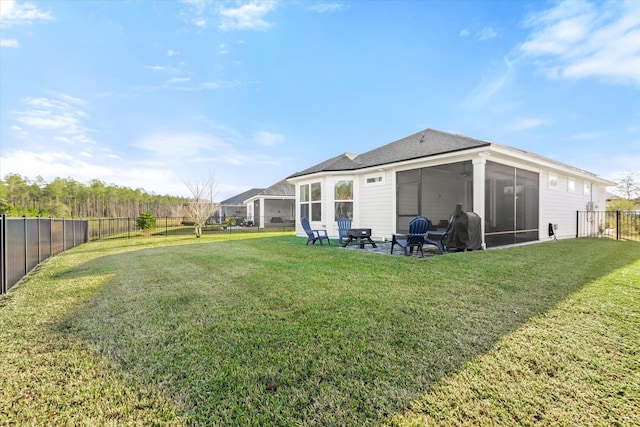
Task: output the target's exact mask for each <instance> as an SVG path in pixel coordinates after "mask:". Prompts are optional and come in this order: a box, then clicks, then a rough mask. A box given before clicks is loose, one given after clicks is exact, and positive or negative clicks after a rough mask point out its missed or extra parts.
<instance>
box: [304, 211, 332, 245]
mask: <svg viewBox="0 0 640 427" xmlns="http://www.w3.org/2000/svg"><path fill="white" fill-rule="evenodd" d="M300 222H301V223H302V228H303V229H304V232H305V233H307V245H308V244H309V242H311V244H312V245H315V244H316V241H319V242H320V246H322V241H323V240H326V241H327V243H328V244H331V241H330V240H329V236H328V235H327V230H312V229H311V225H310V224H309V220H308V219H307V218H304V217H303V218H301V219H300Z"/></svg>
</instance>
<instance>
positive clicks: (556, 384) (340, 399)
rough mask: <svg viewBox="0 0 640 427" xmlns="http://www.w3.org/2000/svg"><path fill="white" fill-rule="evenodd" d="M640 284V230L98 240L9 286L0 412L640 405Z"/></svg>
mask: <svg viewBox="0 0 640 427" xmlns="http://www.w3.org/2000/svg"><path fill="white" fill-rule="evenodd" d="M239 237H242V238H244V239H245V240H234V239H238V238H239ZM264 237H268V238H264ZM639 297H640V245H639V244H638V243H636V242H615V241H610V240H608V239H581V240H569V241H558V242H550V243H545V244H540V245H531V246H526V247H519V248H511V249H504V250H499V251H484V252H470V253H462V254H451V255H447V256H440V257H434V258H430V259H427V260H417V259H414V258H404V257H387V256H384V255H379V254H370V253H366V252H361V251H357V250H345V249H341V248H337V247H335V246H332V247H327V246H324V247H318V246H309V247H307V246H305V245H304V239H299V238H296V237H293V236H281V235H280V236H275V237H273V236H272V237H269V235H267V234H262V233H260V234H257V235H256V234H249V235H243V236H239V235H229V236H214V237H210V236H205V237H203V238H201V239H199V240H196V239H194V238H192V237H190V236H183V237H176V238H171V237H169V238H162V239H158V238H155V239H131V240H127V241H106V242H91V243H89V244H86V245H83V246H80V247H78V248H75V249H73V250H71V251H69V252H67V253H65V254H62V255H60V256H57V257H55V258H53V259H51V260H49V261H48V262H46V263H45V264H44V265H42V266H41V267H39V268H38V269H37V270H36V271H34V272H33V273H32V274H30V275H29V276H28V277H27V278H26V280H24V281H23V282H22V283H21V284H20V285H19V286H18V287H17V288H15V289H14V290H13V291H12V292H11V293H10V294H9V295H8V296H6V297H3V299H2V300H0V359H1V360H2V361H3V363H2V368H0V384H2V387H1V388H0V423H2V424H10V423H17V424H33V425H47V424H50V425H60V424H87V425H380V424H392V425H425V424H427V425H428V424H433V425H441V424H449V425H451V424H453V425H465V424H468V425H484V424H487V425H491V424H493V425H513V424H519V425H535V424H560V425H562V424H564V425H574V424H576V423H577V424H581V425H603V424H612V425H616V424H619V425H628V424H633V423H634V422H635V423H639V422H640V420H639V419H638V415H637V414H638V412H640V396H639V394H638V393H639V392H638V389H639V385H640V368H639V366H640V359H639V358H640V348H639V347H640V346H639V344H638V343H640V332H639V331H640V302H639V301H640V298H639Z"/></svg>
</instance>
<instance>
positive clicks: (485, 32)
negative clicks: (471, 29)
mask: <svg viewBox="0 0 640 427" xmlns="http://www.w3.org/2000/svg"><path fill="white" fill-rule="evenodd" d="M497 35H498V33H497V32H496V31H495V30H494V29H493V28H491V27H485V28H483V29H482V30H480V31H478V32H477V33H476V39H478V40H488V39H492V38H494V37H495V36H497Z"/></svg>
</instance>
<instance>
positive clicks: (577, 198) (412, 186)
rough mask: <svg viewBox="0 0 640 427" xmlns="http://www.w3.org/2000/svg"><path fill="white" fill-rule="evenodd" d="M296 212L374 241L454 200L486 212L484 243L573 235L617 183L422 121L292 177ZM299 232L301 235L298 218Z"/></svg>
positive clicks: (435, 214)
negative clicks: (347, 223)
mask: <svg viewBox="0 0 640 427" xmlns="http://www.w3.org/2000/svg"><path fill="white" fill-rule="evenodd" d="M287 179H288V181H289V182H291V183H292V184H294V185H295V187H296V198H295V204H296V206H297V209H298V211H297V212H298V217H307V218H309V220H310V221H311V226H312V227H313V228H324V229H326V230H327V231H328V233H329V235H330V236H334V237H335V236H338V229H337V224H336V219H337V218H338V217H340V216H343V215H344V216H349V217H351V218H352V219H353V227H360V228H371V229H372V235H373V237H374V238H376V239H382V238H386V239H390V238H391V235H392V234H393V233H396V232H406V231H407V228H408V223H409V221H410V220H411V219H412V218H413V217H415V216H417V215H424V216H426V217H427V218H429V219H431V221H432V223H434V224H436V225H437V224H441V223H443V221H446V220H447V219H448V218H449V217H450V215H451V214H452V213H453V212H454V210H455V208H456V204H459V203H460V204H462V209H463V211H472V212H475V213H476V214H478V215H479V216H480V218H481V219H482V222H481V228H482V241H483V245H485V246H489V247H491V246H501V245H507V244H513V243H519V242H528V241H535V240H542V239H548V238H549V237H548V230H549V227H548V225H549V224H553V225H554V226H555V234H556V237H558V238H563V237H564V238H568V237H575V234H576V222H577V218H576V217H577V215H576V211H585V210H604V209H605V188H606V187H608V186H613V185H615V183H613V182H610V181H607V180H604V179H602V178H599V177H597V176H596V175H594V174H592V173H589V172H587V171H584V170H581V169H578V168H575V167H572V166H569V165H567V164H564V163H560V162H557V161H555V160H551V159H548V158H545V157H542V156H539V155H537V154H533V153H530V152H526V151H523V150H519V149H516V148H512V147H508V146H505V145H500V144H496V143H493V142H489V141H483V140H479V139H474V138H469V137H467V136H464V135H459V134H453V133H446V132H441V131H437V130H433V129H426V130H424V131H422V132H418V133H415V134H413V135H410V136H408V137H406V138H402V139H400V140H398V141H395V142H392V143H390V144H387V145H383V146H382V147H379V148H376V149H374V150H371V151H368V152H366V153H363V154H360V155H355V154H348V153H345V154H342V155H339V156H336V157H333V158H331V159H328V160H326V161H323V162H321V163H318V164H317V165H315V166H312V167H310V168H308V169H305V170H303V171H301V172H297V173H294V174H293V175H291V176H289V177H288V178H287ZM296 233H297V234H298V235H300V236H302V235H305V234H304V231H303V230H302V228H301V226H300V224H299V221H298V222H296Z"/></svg>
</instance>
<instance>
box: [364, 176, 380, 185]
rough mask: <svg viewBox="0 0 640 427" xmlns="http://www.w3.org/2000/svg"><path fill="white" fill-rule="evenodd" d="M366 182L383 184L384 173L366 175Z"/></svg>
mask: <svg viewBox="0 0 640 427" xmlns="http://www.w3.org/2000/svg"><path fill="white" fill-rule="evenodd" d="M364 182H365V183H366V185H382V184H384V178H383V176H382V175H371V176H367V177H365V180H364Z"/></svg>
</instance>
